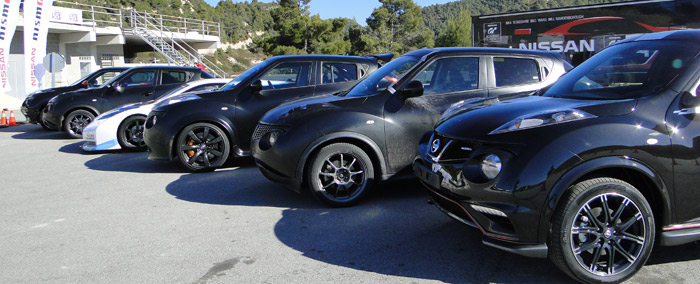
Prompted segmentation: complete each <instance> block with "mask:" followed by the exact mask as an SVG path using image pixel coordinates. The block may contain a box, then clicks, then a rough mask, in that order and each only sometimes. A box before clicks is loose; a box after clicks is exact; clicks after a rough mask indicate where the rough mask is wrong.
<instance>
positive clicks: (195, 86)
mask: <svg viewBox="0 0 700 284" xmlns="http://www.w3.org/2000/svg"><path fill="white" fill-rule="evenodd" d="M229 81H231V79H202V80H197V81H193V82H189V83H185V84H182V85H181V86H180V87H178V88H175V89H174V90H172V91H171V92H170V93H169V94H167V95H165V96H163V97H161V98H160V99H158V100H155V101H149V102H143V103H134V104H128V105H124V106H121V107H118V108H115V109H113V110H111V111H108V112H105V113H103V114H101V115H100V116H98V117H96V118H95V121H93V122H92V123H90V124H88V126H87V127H85V130H83V140H85V144H83V147H82V148H83V150H85V151H103V150H119V149H125V150H130V151H144V150H146V144H145V143H144V142H143V124H144V122H145V121H146V116H147V115H148V113H149V112H151V109H153V106H154V105H156V104H157V103H159V102H161V101H164V100H168V99H171V98H173V97H175V96H178V95H181V94H185V93H194V92H207V91H212V90H216V89H218V88H219V87H221V86H223V85H225V84H226V83H228V82H229Z"/></svg>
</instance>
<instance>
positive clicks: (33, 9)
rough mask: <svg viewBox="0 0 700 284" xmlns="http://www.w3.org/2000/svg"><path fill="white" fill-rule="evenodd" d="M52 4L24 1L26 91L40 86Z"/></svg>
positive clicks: (46, 0) (51, 2)
mask: <svg viewBox="0 0 700 284" xmlns="http://www.w3.org/2000/svg"><path fill="white" fill-rule="evenodd" d="M4 1H8V0H4ZM52 4H53V0H25V1H24V78H25V81H24V84H25V86H26V88H25V89H26V91H27V92H32V91H34V90H37V89H39V88H41V79H42V78H43V77H44V74H45V73H46V71H45V70H44V66H43V64H42V63H41V61H42V59H43V58H44V56H45V55H46V37H47V35H48V32H49V25H48V24H49V19H50V18H51V6H52Z"/></svg>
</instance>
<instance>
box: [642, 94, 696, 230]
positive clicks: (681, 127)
mask: <svg viewBox="0 0 700 284" xmlns="http://www.w3.org/2000/svg"><path fill="white" fill-rule="evenodd" d="M698 92H700V82H697V83H695V85H694V86H693V87H692V88H691V90H690V92H689V93H685V94H681V95H679V96H678V98H676V100H675V101H674V102H673V103H672V104H671V107H670V108H669V109H668V112H667V113H666V123H665V124H666V126H667V127H668V128H669V133H670V134H671V143H672V144H673V148H672V149H673V150H672V153H673V180H674V181H673V193H674V201H675V206H674V208H675V210H674V211H675V215H676V216H675V217H676V223H679V224H682V223H690V222H698V221H699V220H698V218H700V194H698V191H699V189H698V185H699V184H700V111H698V110H699V109H698V108H697V107H700V103H699V102H700V101H699V100H698V99H697V96H698V95H700V94H699V93H698ZM684 96H686V98H685V99H686V101H688V100H687V99H691V100H690V101H692V99H694V100H695V102H692V103H690V104H689V105H684V103H683V101H684V98H683V97H684ZM686 104H687V103H686ZM652 139H654V137H651V138H649V140H647V143H648V144H651V143H650V141H651V140H652Z"/></svg>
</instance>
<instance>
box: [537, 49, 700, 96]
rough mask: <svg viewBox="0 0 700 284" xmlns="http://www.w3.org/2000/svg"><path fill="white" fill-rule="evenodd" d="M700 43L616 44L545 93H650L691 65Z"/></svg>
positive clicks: (567, 75)
mask: <svg viewBox="0 0 700 284" xmlns="http://www.w3.org/2000/svg"><path fill="white" fill-rule="evenodd" d="M699 51H700V46H699V45H694V44H689V43H685V42H669V41H656V42H653V41H652V42H649V41H640V42H630V43H623V44H619V45H615V46H612V47H609V48H607V49H605V50H603V51H602V52H601V53H600V54H598V55H596V56H593V57H591V58H590V59H588V60H587V61H585V62H583V63H582V64H581V65H579V66H578V67H576V68H575V69H573V70H571V72H569V73H567V74H566V75H564V76H563V77H562V78H561V79H560V80H559V81H557V82H556V83H555V84H554V85H553V86H552V87H551V88H549V89H548V90H547V92H546V93H544V96H546V97H559V98H569V99H582V100H600V99H603V100H618V99H631V98H639V97H644V96H649V95H652V94H654V93H655V92H657V91H658V90H659V89H661V88H664V87H665V86H667V85H668V84H669V83H670V82H671V80H673V78H675V77H676V76H677V75H678V74H680V73H681V72H683V71H684V70H685V69H686V68H687V66H688V65H690V64H691V63H692V61H693V59H694V58H695V56H696V55H697V54H698V52H699Z"/></svg>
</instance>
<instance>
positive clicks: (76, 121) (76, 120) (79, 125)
mask: <svg viewBox="0 0 700 284" xmlns="http://www.w3.org/2000/svg"><path fill="white" fill-rule="evenodd" d="M90 122H92V117H90V116H88V115H85V114H78V115H75V116H73V118H71V120H70V121H69V122H68V126H69V129H70V131H71V132H72V133H73V134H76V135H82V134H83V129H85V126H87V125H88V124H90Z"/></svg>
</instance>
